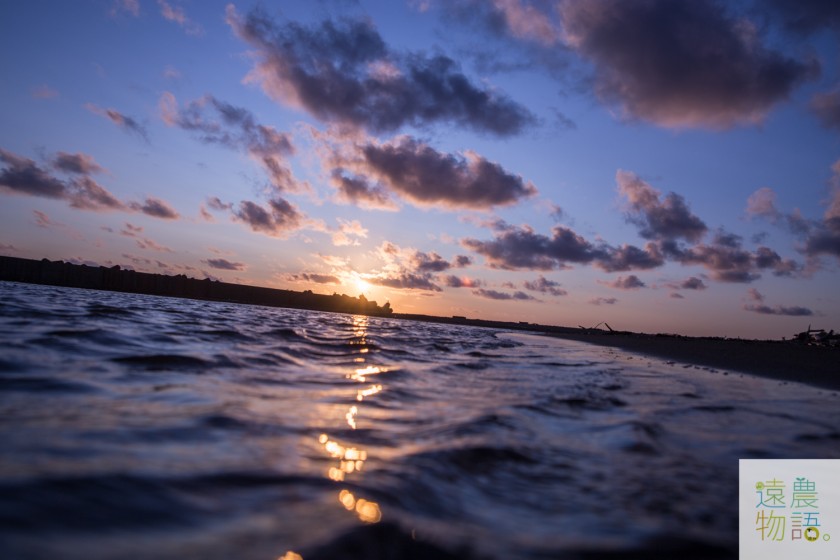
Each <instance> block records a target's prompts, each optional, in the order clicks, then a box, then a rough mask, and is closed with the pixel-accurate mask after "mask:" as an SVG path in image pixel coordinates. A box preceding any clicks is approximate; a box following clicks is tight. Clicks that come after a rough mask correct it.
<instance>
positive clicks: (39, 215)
mask: <svg viewBox="0 0 840 560" xmlns="http://www.w3.org/2000/svg"><path fill="white" fill-rule="evenodd" d="M32 214H33V215H34V216H35V225H37V226H38V227H42V228H50V227H53V226H58V225H61V224H58V223H55V222H53V221H52V220H50V217H49V216H47V215H46V214H45V213H44V212H41V211H40V210H33V211H32Z"/></svg>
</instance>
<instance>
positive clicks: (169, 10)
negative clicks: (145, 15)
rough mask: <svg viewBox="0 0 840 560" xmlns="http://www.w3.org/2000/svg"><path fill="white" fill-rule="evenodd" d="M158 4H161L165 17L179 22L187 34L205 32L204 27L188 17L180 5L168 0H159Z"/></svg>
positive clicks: (201, 33)
mask: <svg viewBox="0 0 840 560" xmlns="http://www.w3.org/2000/svg"><path fill="white" fill-rule="evenodd" d="M158 6H160V15H161V16H163V19H165V20H167V21H171V22H173V23H177V24H178V25H180V26H181V28H182V29H183V30H184V31H185V32H186V33H187V35H203V34H204V28H203V27H201V25H199V24H198V23H196V22H194V21H193V20H191V19H190V18H189V17H187V14H186V13H185V12H184V9H183V8H181V7H180V6H174V5H172V4H171V3H170V2H168V1H167V0H158Z"/></svg>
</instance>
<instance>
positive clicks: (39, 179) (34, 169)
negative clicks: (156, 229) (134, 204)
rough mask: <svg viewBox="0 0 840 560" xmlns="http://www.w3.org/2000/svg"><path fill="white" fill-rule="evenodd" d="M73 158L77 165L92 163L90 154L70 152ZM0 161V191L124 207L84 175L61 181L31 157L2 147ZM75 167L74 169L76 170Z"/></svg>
mask: <svg viewBox="0 0 840 560" xmlns="http://www.w3.org/2000/svg"><path fill="white" fill-rule="evenodd" d="M65 155H66V154H65ZM74 158H76V159H77V161H76V162H75V163H77V164H79V165H82V166H84V165H91V164H94V165H95V163H94V162H93V158H92V157H90V156H86V155H84V154H76V155H75V156H70V159H74ZM0 161H2V162H3V163H4V164H5V165H6V167H4V168H3V169H2V171H0V191H5V192H7V193H12V194H23V195H28V196H37V197H42V198H53V199H59V200H65V201H67V202H68V203H69V204H70V206H72V207H74V208H80V209H84V210H96V211H102V210H125V209H126V207H125V205H124V204H123V203H122V202H120V201H119V200H118V199H117V198H116V197H114V195H112V194H111V193H110V192H108V191H107V190H106V189H105V188H104V187H102V186H100V185H99V184H98V183H97V182H96V181H94V180H93V179H91V178H90V177H88V176H87V175H81V176H79V177H74V178H72V179H70V180H67V181H65V180H62V179H59V178H57V177H55V176H54V175H52V174H51V173H50V172H48V171H47V170H45V169H43V168H42V167H40V166H39V165H38V164H36V163H35V162H34V161H33V160H31V159H29V158H25V157H22V156H19V155H17V154H14V153H12V152H9V151H6V150H3V149H0ZM81 162H84V163H81ZM71 167H72V165H71ZM78 169H81V168H78ZM78 169H77V170H76V171H74V173H78Z"/></svg>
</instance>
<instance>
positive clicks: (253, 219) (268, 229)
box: [233, 197, 304, 237]
mask: <svg viewBox="0 0 840 560" xmlns="http://www.w3.org/2000/svg"><path fill="white" fill-rule="evenodd" d="M233 215H234V217H235V218H236V219H237V220H239V221H241V222H243V223H245V224H247V225H248V226H250V228H251V229H252V230H253V231H256V232H259V233H265V234H266V235H270V236H274V237H279V236H282V235H284V234H286V233H288V232H290V231H294V230H296V229H298V228H300V226H301V222H302V220H303V218H304V216H303V214H301V212H300V211H299V210H298V209H297V207H296V206H294V205H293V204H292V203H290V202H289V201H287V200H285V199H283V198H280V197H276V198H272V199H270V200H269V201H268V209H266V208H265V207H263V206H260V205H259V204H257V203H255V202H252V201H250V200H243V201H242V202H240V203H239V207H238V208H237V209H236V210H233Z"/></svg>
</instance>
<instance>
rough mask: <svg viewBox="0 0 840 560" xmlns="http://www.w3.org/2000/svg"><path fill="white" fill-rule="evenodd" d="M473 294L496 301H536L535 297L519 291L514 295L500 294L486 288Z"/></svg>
mask: <svg viewBox="0 0 840 560" xmlns="http://www.w3.org/2000/svg"><path fill="white" fill-rule="evenodd" d="M472 293H473V294H475V295H477V296H479V297H483V298H486V299H495V300H519V301H527V300H536V298H535V297H533V296H529V295H528V294H526V293H525V292H521V291H517V292H514V293H512V294H509V293H506V292H499V291H496V290H486V289H484V288H478V289H477V290H473V291H472Z"/></svg>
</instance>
